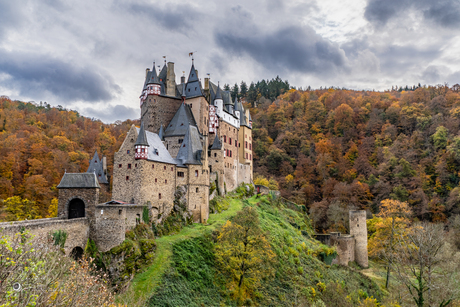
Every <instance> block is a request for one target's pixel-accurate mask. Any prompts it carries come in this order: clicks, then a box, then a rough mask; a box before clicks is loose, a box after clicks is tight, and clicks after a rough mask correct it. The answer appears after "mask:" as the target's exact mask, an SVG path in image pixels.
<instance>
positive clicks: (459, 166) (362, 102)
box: [251, 86, 460, 230]
mask: <svg viewBox="0 0 460 307" xmlns="http://www.w3.org/2000/svg"><path fill="white" fill-rule="evenodd" d="M456 90H457V88H456V87H454V88H453V89H450V88H449V87H447V86H436V87H419V88H417V89H415V90H412V91H388V92H373V91H352V90H336V89H328V90H311V91H299V90H295V89H291V90H289V91H288V92H286V93H285V94H282V95H281V96H279V97H278V99H276V100H275V101H274V102H273V103H272V102H271V101H268V100H265V102H264V103H262V104H258V105H257V108H253V109H251V113H252V115H253V116H252V117H253V136H254V145H253V148H254V159H255V161H254V165H255V167H254V171H255V172H256V173H258V174H260V175H263V176H265V177H274V178H275V179H276V180H277V181H278V182H279V185H280V190H281V194H282V196H284V197H286V198H288V199H291V200H293V201H295V202H296V203H298V204H305V205H306V206H307V207H308V208H309V211H310V214H311V218H312V220H313V222H314V223H315V225H316V227H317V229H319V230H327V229H330V230H332V229H337V230H343V229H346V227H347V225H346V224H347V220H348V218H347V216H348V210H349V209H351V208H358V209H366V210H367V209H368V210H370V212H373V213H376V212H378V209H379V208H378V207H379V203H380V201H381V200H384V199H388V198H390V199H396V200H400V201H407V202H408V203H409V205H410V207H411V209H412V211H413V212H414V217H415V218H417V219H420V220H430V221H446V220H447V219H448V218H449V217H450V216H451V215H453V214H458V213H460V206H459V205H460V188H459V181H460V135H459V129H460V127H459V124H460V95H459V93H458V90H457V91H456Z"/></svg>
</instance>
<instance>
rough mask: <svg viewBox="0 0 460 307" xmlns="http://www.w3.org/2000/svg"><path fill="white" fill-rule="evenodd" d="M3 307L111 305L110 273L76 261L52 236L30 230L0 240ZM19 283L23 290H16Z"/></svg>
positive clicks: (1, 299)
mask: <svg viewBox="0 0 460 307" xmlns="http://www.w3.org/2000/svg"><path fill="white" fill-rule="evenodd" d="M0 255H2V257H0V280H1V281H2V282H0V305H1V306H109V305H111V304H114V299H113V296H112V294H111V291H110V288H109V283H108V281H107V279H106V275H105V274H102V273H100V272H97V271H95V270H94V265H93V264H92V263H91V262H90V261H87V260H85V259H83V260H81V261H80V262H78V263H77V262H75V261H74V260H73V259H72V258H70V257H67V256H65V255H64V254H63V253H62V252H61V250H60V248H59V245H54V243H53V242H52V241H51V240H48V238H33V237H32V236H30V235H29V234H28V233H27V232H24V233H18V234H16V235H14V236H13V237H12V238H10V237H6V236H2V237H1V239H0ZM13 284H19V285H20V288H21V290H19V291H15V290H13Z"/></svg>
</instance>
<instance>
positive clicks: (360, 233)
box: [350, 210, 369, 268]
mask: <svg viewBox="0 0 460 307" xmlns="http://www.w3.org/2000/svg"><path fill="white" fill-rule="evenodd" d="M350 235H352V236H353V237H354V238H355V261H356V262H357V263H358V264H359V265H360V266H361V267H363V268H367V267H368V266H369V259H368V252H367V225H366V211H364V210H356V211H350Z"/></svg>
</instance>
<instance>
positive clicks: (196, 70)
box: [195, 69, 200, 79]
mask: <svg viewBox="0 0 460 307" xmlns="http://www.w3.org/2000/svg"><path fill="white" fill-rule="evenodd" d="M195 72H196V78H197V79H200V78H198V69H195Z"/></svg>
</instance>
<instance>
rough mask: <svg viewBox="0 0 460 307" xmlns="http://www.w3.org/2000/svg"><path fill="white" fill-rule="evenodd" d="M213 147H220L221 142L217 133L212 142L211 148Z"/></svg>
mask: <svg viewBox="0 0 460 307" xmlns="http://www.w3.org/2000/svg"><path fill="white" fill-rule="evenodd" d="M213 149H219V150H220V149H222V142H221V141H220V139H219V137H218V135H217V134H216V137H215V138H214V142H213V143H212V146H211V150H213Z"/></svg>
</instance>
